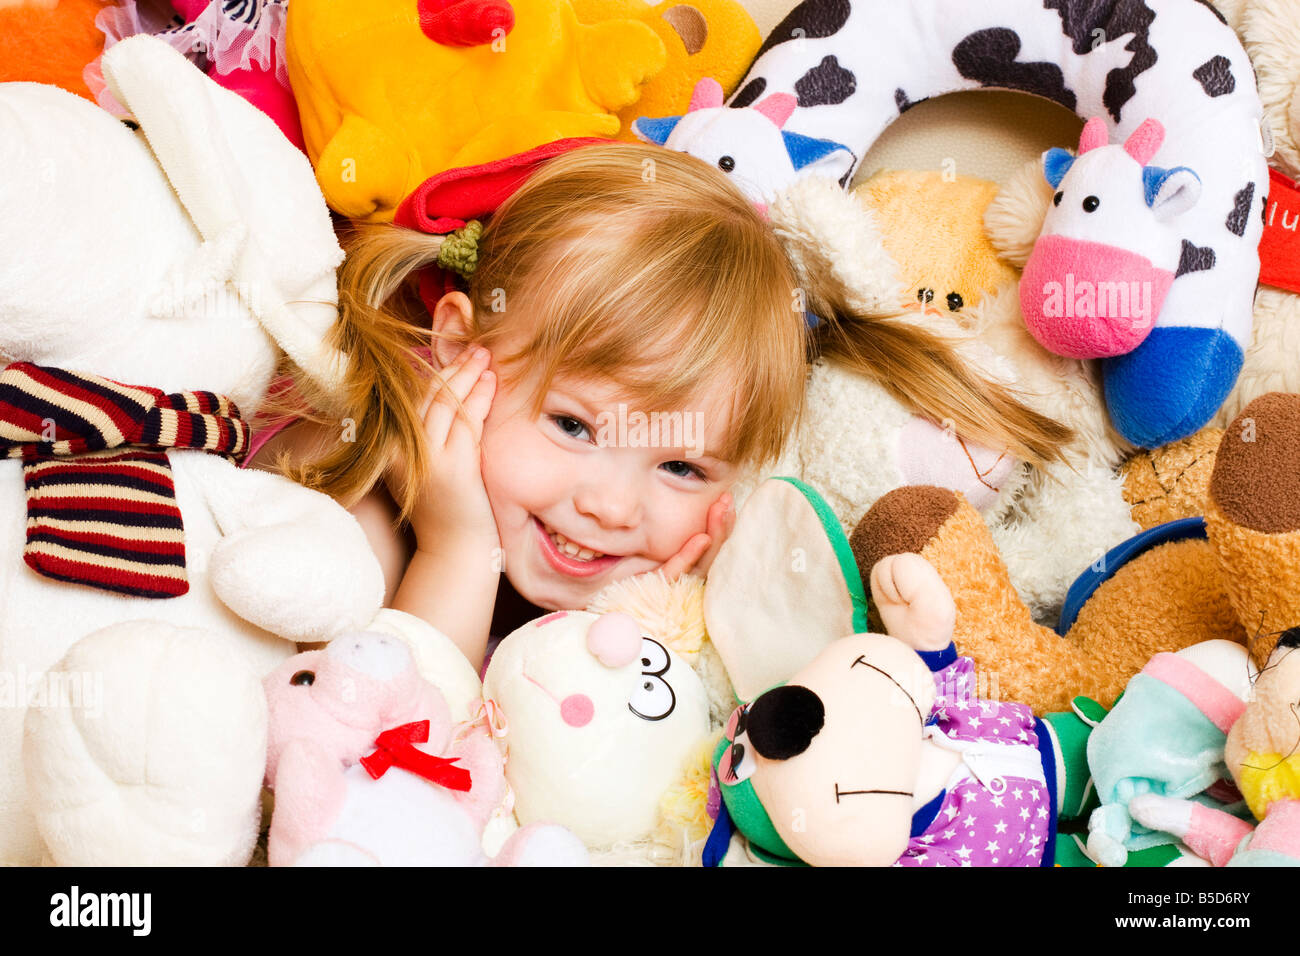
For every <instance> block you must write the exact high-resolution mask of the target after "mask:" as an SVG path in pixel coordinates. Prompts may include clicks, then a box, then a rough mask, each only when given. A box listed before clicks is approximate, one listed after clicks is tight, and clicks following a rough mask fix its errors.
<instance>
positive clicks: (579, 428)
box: [551, 415, 590, 441]
mask: <svg viewBox="0 0 1300 956" xmlns="http://www.w3.org/2000/svg"><path fill="white" fill-rule="evenodd" d="M551 421H552V422H554V423H555V427H556V428H558V429H559V430H560V431H562V432H564V434H566V435H568V436H569V437H570V438H576V439H578V440H579V441H586V440H587V438H588V437H589V436H590V430H589V429H588V428H587V426H586V425H584V424H583V423H582V422H580V421H578V420H577V419H576V418H570V417H569V416H568V415H552V416H551Z"/></svg>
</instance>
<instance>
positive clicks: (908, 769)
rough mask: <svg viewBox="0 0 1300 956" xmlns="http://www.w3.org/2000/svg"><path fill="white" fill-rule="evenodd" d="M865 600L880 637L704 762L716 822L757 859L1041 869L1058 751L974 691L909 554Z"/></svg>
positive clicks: (1041, 732) (1037, 726)
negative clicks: (711, 775) (719, 818)
mask: <svg viewBox="0 0 1300 956" xmlns="http://www.w3.org/2000/svg"><path fill="white" fill-rule="evenodd" d="M871 592H872V598H873V601H874V602H875V607H876V609H877V610H878V612H879V613H880V616H881V618H882V620H883V621H884V622H885V627H886V628H887V629H888V630H889V632H890V633H889V634H876V633H862V634H854V635H852V636H848V637H843V638H841V639H839V640H836V641H834V642H832V643H831V644H829V645H827V646H826V647H825V648H824V649H823V650H822V651H821V652H820V653H819V654H818V655H817V656H816V658H815V659H814V660H813V661H812V662H811V663H809V664H808V665H807V666H806V667H803V668H801V669H800V670H799V671H797V672H796V673H795V674H794V675H792V676H791V677H790V680H789V681H788V682H786V683H783V684H780V685H778V686H776V687H774V688H771V689H769V690H767V691H765V692H764V693H762V694H760V695H759V696H758V697H757V698H755V699H754V700H753V701H752V702H750V703H748V704H745V705H742V706H741V707H740V708H738V709H737V710H736V712H735V713H734V714H733V716H732V718H731V721H730V722H729V723H728V726H727V729H726V732H725V733H724V735H723V739H722V740H721V741H720V742H719V744H718V749H717V751H716V761H717V780H718V785H719V788H720V790H721V795H722V799H723V801H724V802H725V804H726V807H727V812H728V814H729V816H730V818H731V819H732V820H734V821H735V823H736V825H737V827H738V828H739V829H740V830H741V831H742V832H743V833H744V834H745V835H746V836H747V837H748V838H749V841H750V846H751V848H754V849H756V850H757V852H758V855H759V856H760V857H761V858H764V859H768V860H770V861H771V862H785V863H795V862H803V863H808V864H812V865H815V866H888V865H900V866H921V865H931V866H934V865H946V866H1044V865H1048V866H1050V865H1051V863H1052V861H1053V859H1054V854H1053V839H1054V836H1055V832H1056V820H1057V813H1058V809H1059V803H1058V799H1057V798H1058V793H1057V791H1058V781H1057V759H1056V754H1057V751H1058V750H1059V748H1060V743H1059V742H1058V741H1057V740H1056V739H1055V738H1054V736H1053V734H1052V732H1051V731H1050V730H1049V729H1048V728H1047V726H1046V724H1044V722H1043V721H1041V720H1038V719H1036V718H1035V717H1034V715H1033V713H1032V712H1031V711H1030V710H1029V708H1027V707H1025V706H1024V705H1022V704H1016V703H1010V702H1003V701H993V700H987V699H982V698H980V697H979V696H977V693H976V690H977V688H976V685H975V674H974V668H973V666H972V663H971V661H970V660H969V659H967V658H960V657H958V656H957V653H956V651H955V649H954V648H953V646H952V621H953V616H954V614H955V608H954V605H953V602H952V598H951V596H950V595H949V594H948V591H947V588H946V587H945V586H944V584H943V581H942V579H941V578H940V577H939V575H938V574H937V573H936V572H935V570H934V569H933V568H932V567H930V565H929V564H928V563H926V562H925V561H924V559H919V558H918V556H916V555H912V554H901V555H893V556H889V557H887V558H884V559H883V560H881V561H880V562H879V563H878V564H877V565H876V566H875V567H874V568H873V569H872V571H871Z"/></svg>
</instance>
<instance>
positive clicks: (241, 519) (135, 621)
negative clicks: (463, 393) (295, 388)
mask: <svg viewBox="0 0 1300 956" xmlns="http://www.w3.org/2000/svg"><path fill="white" fill-rule="evenodd" d="M118 70H120V71H121V74H122V75H123V76H127V75H137V74H139V73H140V71H142V70H143V71H145V73H146V74H147V75H148V76H149V78H150V81H151V84H152V87H151V94H150V95H151V96H158V97H161V98H162V99H163V100H166V103H165V104H162V105H165V107H166V108H161V106H160V104H158V103H154V104H153V106H152V107H151V108H150V109H149V110H142V111H141V113H142V114H144V115H141V116H140V117H139V118H140V120H141V127H142V129H141V131H140V132H132V131H131V130H129V129H128V128H127V127H126V126H124V125H123V124H121V123H120V122H118V121H117V120H116V119H114V118H113V117H112V116H110V115H109V114H108V113H105V112H104V111H102V110H100V109H99V108H98V107H96V106H94V105H93V104H91V103H89V102H87V101H85V100H83V99H80V98H79V97H76V96H73V95H71V94H68V93H64V92H62V91H60V90H57V89H55V88H53V87H44V86H37V85H34V84H6V85H5V86H3V87H0V152H3V156H0V159H2V160H3V162H2V165H3V168H4V169H5V170H6V175H5V176H4V177H0V205H3V207H4V209H5V210H6V216H5V219H4V221H3V223H0V244H3V245H4V247H5V248H9V249H17V248H22V249H23V250H24V253H23V255H21V256H6V257H5V258H4V260H3V262H2V263H0V357H3V359H4V360H5V361H6V362H9V361H31V362H37V363H39V364H45V365H53V366H58V367H63V368H68V369H72V370H75V371H81V372H89V373H93V374H99V375H104V376H107V377H109V378H113V379H116V380H119V381H123V382H126V383H129V384H139V385H151V386H155V387H159V388H163V389H165V390H168V391H177V390H181V389H207V390H211V391H215V392H219V393H224V394H226V395H229V396H230V397H231V398H233V399H234V400H235V402H236V403H237V404H238V405H239V406H240V408H241V410H242V411H243V412H244V414H245V415H246V416H251V414H252V413H253V412H255V411H256V408H257V406H258V405H259V403H260V402H261V400H262V397H263V395H264V394H265V392H266V389H267V387H268V384H269V382H270V378H271V375H272V373H273V371H274V369H275V365H276V360H277V357H278V354H279V352H278V344H277V340H276V339H275V338H274V337H273V336H272V335H270V334H268V331H267V329H266V327H265V326H264V325H263V324H262V323H261V322H259V321H258V317H259V316H261V315H264V314H268V313H269V312H279V313H281V318H282V319H283V321H284V323H286V324H287V325H294V324H295V323H296V326H295V327H296V332H295V333H294V334H295V335H297V336H299V339H298V340H297V346H296V347H303V346H304V343H306V342H307V341H308V340H309V339H310V338H311V337H312V336H313V335H314V337H315V339H316V341H317V343H318V344H320V342H321V341H322V338H323V336H324V334H325V332H326V331H327V330H328V328H329V326H330V323H331V322H332V318H331V316H332V315H333V314H334V312H333V305H332V303H333V301H334V300H333V294H334V293H333V283H334V273H333V270H334V267H335V266H336V265H337V263H338V257H339V250H338V245H337V242H336V241H335V240H334V237H333V232H332V229H331V227H330V221H329V217H328V214H327V212H326V210H325V205H324V200H323V199H322V198H321V196H320V192H319V189H318V188H317V187H316V185H315V182H314V179H313V178H312V174H311V169H310V167H309V166H308V165H307V163H305V162H304V161H303V158H302V156H301V155H300V154H298V153H297V151H296V150H295V149H294V148H293V147H292V146H291V145H289V144H288V142H287V141H286V140H284V138H283V136H282V134H281V133H280V132H279V130H278V129H277V128H276V127H275V125H274V124H273V123H272V122H271V121H270V120H269V119H268V118H267V117H266V116H264V115H263V114H261V113H260V112H259V111H258V110H256V109H255V108H253V107H252V106H250V105H249V104H248V103H246V102H244V101H243V100H242V99H240V98H238V97H236V96H233V95H232V94H228V93H227V92H226V91H223V90H220V89H218V88H217V87H216V86H215V84H212V83H211V82H210V81H209V80H207V79H206V78H204V77H203V76H202V74H201V73H199V72H198V71H197V70H196V69H195V68H194V67H193V66H191V65H190V64H189V63H187V62H186V61H185V60H184V58H183V57H181V56H180V55H179V54H177V53H176V52H175V51H173V50H171V49H170V48H168V47H167V46H166V44H163V43H161V41H158V40H155V39H153V38H150V37H140V38H137V39H132V40H128V41H125V42H123V43H121V44H119V45H118V46H116V47H115V48H114V49H113V50H112V51H111V53H110V55H109V56H107V57H105V72H106V75H109V74H113V75H116V73H117V71H118ZM137 79H139V76H138V75H137ZM131 87H132V84H130V83H127V84H124V85H123V86H121V87H119V89H118V93H119V95H120V98H121V97H125V102H126V103H127V105H128V106H129V107H130V106H133V103H132V97H131V96H130V95H128V91H129V89H130V88H131ZM169 94H170V95H171V96H172V98H171V99H168V95H169ZM187 97H190V98H191V99H187ZM208 97H211V99H210V100H209V99H208ZM191 108H192V109H193V110H194V111H195V115H199V116H203V117H205V118H206V122H205V123H204V124H200V125H198V126H197V127H196V126H195V125H194V124H184V123H182V124H178V125H176V126H171V125H169V123H170V122H171V120H173V119H175V117H176V116H178V115H188V110H189V109H191ZM155 123H162V124H163V125H162V126H155V125H153V124H155ZM182 130H185V131H188V133H189V138H186V137H185V136H183V135H181V131H182ZM164 141H165V142H167V144H168V145H167V148H166V150H165V153H166V155H167V157H168V159H167V166H166V170H165V172H164V170H163V169H160V160H161V157H160V156H157V155H155V152H154V151H153V149H151V145H152V146H159V144H161V143H163V142H164ZM160 148H161V147H160ZM199 156H202V157H211V156H216V157H219V158H220V159H221V162H219V163H217V164H215V165H213V164H211V163H209V162H199V161H197V160H196V159H195V158H196V157H199ZM236 156H237V157H238V158H237V159H236V158H235V157H236ZM187 157H188V158H189V159H194V160H195V161H194V162H193V163H192V164H190V163H188V162H187V161H186V158H187ZM227 164H228V165H227ZM200 172H201V173H202V175H199V173H200ZM204 176H208V177H210V176H222V177H227V176H228V177H230V179H229V182H226V183H225V187H226V188H225V189H224V190H215V191H217V192H229V191H232V190H233V192H234V193H235V194H236V195H238V196H239V199H240V203H239V207H238V212H239V214H240V216H242V217H243V218H242V219H240V218H239V216H236V217H235V219H234V220H229V221H227V222H225V223H224V224H222V226H223V228H222V229H220V230H218V232H219V234H214V235H213V236H212V237H210V238H209V237H206V236H205V235H204V234H203V233H202V229H201V228H196V224H195V222H194V221H193V220H192V219H191V216H190V212H189V207H188V206H187V205H186V204H185V203H184V202H183V201H182V198H189V199H191V200H192V199H193V198H194V196H195V195H196V194H199V193H202V192H203V191H204V190H205V189H207V188H209V187H213V188H214V189H215V186H214V185H213V184H212V183H211V182H210V181H209V180H206V179H204V178H203V177H204ZM241 190H242V192H241ZM196 208H197V206H196ZM209 212H213V210H209ZM216 212H217V213H220V214H222V215H225V214H231V215H234V213H235V212H236V210H234V209H224V210H221V209H218V210H216ZM232 223H233V225H232ZM226 226H230V228H225V227H226ZM205 238H207V239H208V241H204V240H205ZM250 255H261V256H263V258H264V261H260V262H258V263H257V268H256V269H255V270H253V271H251V272H250V271H247V270H244V269H241V268H237V267H236V266H237V265H238V261H239V257H240V256H250ZM232 270H233V271H232ZM250 275H254V276H256V277H258V278H257V279H256V281H250V282H247V283H246V282H245V279H246V278H247V277H248V276H250ZM299 306H301V310H300V311H298V310H299ZM308 351H309V352H310V354H312V355H315V354H317V353H315V352H312V351H311V350H310V349H309V350H308ZM304 354H306V353H304ZM168 459H169V462H170V463H171V466H172V472H173V477H174V481H175V486H176V501H177V504H178V506H179V507H180V510H181V513H182V516H183V521H184V526H185V547H186V565H187V574H188V578H189V584H190V589H189V592H188V593H187V594H185V595H183V596H180V597H176V598H171V599H165V600H150V599H145V598H133V597H127V596H122V595H118V594H114V593H110V592H106V591H100V590H96V589H93V588H89V587H85V586H82V585H72V584H64V583H60V582H57V581H54V580H52V579H49V578H46V577H42V576H40V575H38V574H36V573H35V572H33V571H32V570H31V569H30V568H28V567H27V566H26V565H25V564H24V563H23V560H22V554H21V552H22V548H23V543H24V527H25V524H26V505H25V497H24V492H23V477H22V465H21V462H19V461H17V460H10V461H5V462H0V535H3V537H0V542H3V550H2V551H0V553H3V555H4V558H3V561H0V607H3V609H4V611H3V616H2V617H0V663H2V664H3V667H4V670H3V672H0V683H3V682H6V681H7V682H9V686H10V690H11V691H12V690H13V685H14V684H15V683H18V682H25V681H26V680H30V681H31V682H32V686H35V687H38V688H44V689H46V690H49V689H51V688H52V687H53V686H55V682H56V675H64V676H62V677H58V678H57V679H58V682H59V684H61V685H63V684H67V685H69V686H73V685H71V684H69V682H71V681H81V682H83V683H85V684H86V685H87V692H88V693H89V694H91V695H93V699H92V698H87V699H83V700H82V701H81V706H68V705H67V704H66V703H65V701H64V700H63V698H61V697H59V696H58V695H47V697H46V699H44V700H33V701H32V704H33V709H32V710H31V711H30V713H28V711H27V708H26V707H25V706H24V705H25V704H26V703H27V701H26V699H25V698H22V697H21V696H20V697H19V698H18V699H17V700H16V701H12V702H10V704H11V705H9V706H5V707H3V708H0V862H4V863H28V864H30V863H37V862H40V861H42V860H48V861H51V862H56V863H59V864H74V865H77V864H79V865H98V864H129V863H151V864H156V865H167V864H191V863H193V864H223V863H243V862H245V861H246V860H247V858H248V856H249V853H250V851H251V848H252V845H253V840H254V838H255V836H256V827H255V825H254V823H255V820H256V814H257V809H258V804H259V794H260V789H261V787H260V781H261V775H262V772H263V769H264V762H265V746H264V735H265V702H264V700H263V698H262V695H261V692H260V678H261V676H262V675H263V674H264V673H266V672H267V671H269V670H270V669H272V668H273V667H274V666H275V665H276V664H277V663H278V662H279V661H281V660H282V659H283V658H284V657H286V656H288V655H290V654H292V653H294V651H295V647H294V643H293V642H294V641H317V640H328V639H329V638H330V637H332V636H333V635H334V634H336V633H339V632H341V631H344V630H349V629H354V628H356V629H360V628H363V627H365V626H366V624H367V623H368V622H369V621H370V620H371V618H372V617H373V616H374V614H375V612H376V611H377V610H378V608H379V605H380V602H381V599H382V594H383V579H382V573H381V572H380V569H379V565H378V562H377V561H376V560H375V558H374V556H373V554H372V553H371V552H370V549H369V546H368V545H367V543H366V539H365V535H364V534H363V532H362V531H361V528H360V526H359V525H358V524H357V523H356V521H355V519H353V518H352V516H351V515H349V514H348V513H347V512H346V511H344V510H343V509H342V508H341V507H339V506H338V505H337V504H336V503H335V502H333V501H332V500H330V499H329V498H327V497H325V496H324V495H320V494H317V493H315V492H312V491H308V490H306V489H305V488H302V487H300V486H298V485H295V484H293V483H292V482H290V481H287V480H285V479H283V478H280V477H278V476H274V475H270V474H267V473H264V472H258V471H249V470H241V469H239V468H237V467H236V466H235V465H234V464H232V463H231V462H229V461H228V460H226V459H223V458H219V457H216V456H213V455H209V454H207V453H204V452H201V451H188V450H177V451H171V452H169V453H168ZM5 489H7V490H5ZM25 689H26V688H25V687H20V693H21V691H22V690H25ZM88 700H91V701H92V703H93V704H94V706H95V707H97V708H98V709H99V711H100V713H99V714H98V715H97V716H96V715H95V714H94V713H93V712H92V711H91V710H90V709H89V705H88V703H87V701H88ZM25 716H26V717H27V720H26V735H25V739H24V717H25Z"/></svg>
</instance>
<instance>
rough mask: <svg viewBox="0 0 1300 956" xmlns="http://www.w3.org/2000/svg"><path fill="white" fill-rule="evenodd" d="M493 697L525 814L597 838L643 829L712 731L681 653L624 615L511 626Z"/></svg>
mask: <svg viewBox="0 0 1300 956" xmlns="http://www.w3.org/2000/svg"><path fill="white" fill-rule="evenodd" d="M483 696H484V698H485V699H488V700H492V701H495V703H496V705H497V706H498V707H499V708H500V710H501V711H502V713H503V714H504V717H505V720H506V724H507V732H506V735H505V738H504V740H505V744H506V747H507V754H508V759H507V762H506V776H507V777H508V778H509V780H510V785H511V786H512V787H513V788H514V791H515V797H516V803H515V813H516V815H517V816H518V817H519V821H520V822H521V823H523V824H528V823H531V822H536V821H548V822H551V823H559V824H562V825H563V826H566V827H568V828H569V829H570V830H572V831H573V832H574V833H575V834H576V835H577V836H578V837H579V838H580V839H582V841H583V842H584V843H586V844H587V845H588V846H593V847H595V846H608V845H611V844H613V843H616V842H619V841H623V840H635V839H638V838H640V837H642V836H644V835H645V834H646V833H648V832H649V831H650V830H651V829H652V828H653V827H654V825H655V822H656V815H657V811H658V804H659V798H660V795H661V794H662V793H663V792H664V790H665V789H667V788H668V787H669V786H670V785H671V784H673V783H674V782H676V780H677V779H678V778H679V777H680V775H681V772H682V769H683V765H684V763H685V761H686V758H687V755H688V753H689V752H690V750H691V748H692V747H693V746H694V745H695V744H696V743H697V742H698V741H699V740H700V739H701V738H702V737H703V736H704V735H705V734H707V733H708V730H709V717H708V698H707V695H706V692H705V689H704V686H703V684H702V683H701V682H700V679H699V677H698V676H696V674H695V672H694V671H693V670H691V668H690V666H689V665H687V664H686V663H685V662H684V661H683V660H682V659H681V658H680V657H678V656H677V655H676V654H675V653H673V651H672V650H670V649H669V648H667V647H665V646H664V645H662V644H660V643H659V642H658V641H655V640H653V639H651V638H650V637H648V636H646V635H645V634H644V633H643V632H642V631H641V629H640V628H639V626H638V625H637V624H636V622H635V621H634V620H633V619H632V618H630V617H628V616H627V615H624V614H617V613H613V614H605V615H596V614H591V613H588V612H585V611H557V612H556V613H554V614H548V615H547V616H545V617H543V618H539V619H538V620H535V621H532V622H530V623H528V624H526V625H524V626H523V627H521V628H519V629H518V630H517V631H515V632H514V633H512V634H511V635H510V636H509V637H507V638H506V639H505V640H504V641H503V642H502V643H501V645H500V647H498V649H497V651H496V653H495V654H493V656H492V661H491V664H490V665H489V667H488V671H487V675H486V677H485V679H484V683H483Z"/></svg>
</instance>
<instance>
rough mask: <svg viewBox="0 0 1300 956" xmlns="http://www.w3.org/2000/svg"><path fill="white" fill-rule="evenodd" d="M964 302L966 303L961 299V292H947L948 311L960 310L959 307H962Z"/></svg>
mask: <svg viewBox="0 0 1300 956" xmlns="http://www.w3.org/2000/svg"><path fill="white" fill-rule="evenodd" d="M965 304H966V302H965V301H964V300H963V299H962V297H961V293H960V292H949V293H948V311H949V312H960V311H961V307H962V306H963V305H965Z"/></svg>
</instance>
